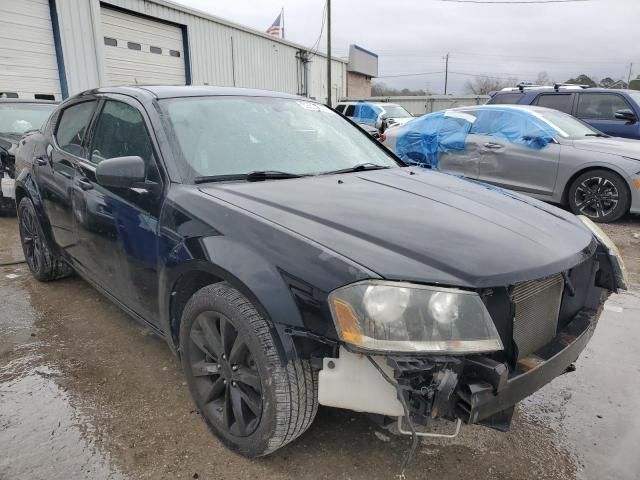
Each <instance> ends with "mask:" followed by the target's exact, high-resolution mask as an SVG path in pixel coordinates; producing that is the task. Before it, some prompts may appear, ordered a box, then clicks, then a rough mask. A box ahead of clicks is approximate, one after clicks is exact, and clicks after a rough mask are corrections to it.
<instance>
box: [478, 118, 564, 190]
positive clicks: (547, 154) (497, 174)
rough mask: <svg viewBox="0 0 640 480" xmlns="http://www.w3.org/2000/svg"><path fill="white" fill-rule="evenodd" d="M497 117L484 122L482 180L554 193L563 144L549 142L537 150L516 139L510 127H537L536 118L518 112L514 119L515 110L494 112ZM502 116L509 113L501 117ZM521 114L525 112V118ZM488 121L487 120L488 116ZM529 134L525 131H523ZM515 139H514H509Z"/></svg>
mask: <svg viewBox="0 0 640 480" xmlns="http://www.w3.org/2000/svg"><path fill="white" fill-rule="evenodd" d="M492 114H493V115H494V116H495V118H492V119H491V120H490V121H488V122H485V123H486V125H485V126H486V128H482V129H481V132H482V135H478V136H477V137H476V138H477V140H478V142H479V144H478V151H479V157H480V161H479V164H478V168H479V179H480V180H482V181H485V182H489V183H492V184H494V185H498V186H501V187H504V188H509V189H512V190H517V191H520V192H524V193H533V194H538V195H551V194H553V190H554V187H555V184H556V177H557V175H558V165H559V161H560V145H559V144H557V143H549V144H547V145H546V146H545V147H543V148H540V149H537V148H533V147H531V146H529V145H526V144H525V143H519V142H520V141H519V140H515V137H516V135H514V136H510V135H509V134H508V133H509V132H508V131H505V126H506V128H507V129H511V128H513V127H514V126H515V125H517V128H518V129H519V130H520V131H521V132H529V131H531V132H534V131H536V130H538V128H537V127H536V123H535V119H534V117H532V116H530V115H529V114H528V113H524V112H519V114H518V118H517V119H516V118H514V119H513V120H512V119H511V117H510V115H512V112H509V111H504V112H492ZM500 115H507V117H505V118H500ZM521 115H526V117H522V116H521ZM485 120H486V119H485ZM524 135H525V136H526V134H524ZM509 138H512V139H513V140H509Z"/></svg>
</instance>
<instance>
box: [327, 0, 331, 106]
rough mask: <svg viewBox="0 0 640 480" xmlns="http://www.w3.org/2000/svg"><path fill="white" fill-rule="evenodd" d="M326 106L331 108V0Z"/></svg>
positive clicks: (328, 15) (328, 7)
mask: <svg viewBox="0 0 640 480" xmlns="http://www.w3.org/2000/svg"><path fill="white" fill-rule="evenodd" d="M327 106H328V107H329V108H331V0H327Z"/></svg>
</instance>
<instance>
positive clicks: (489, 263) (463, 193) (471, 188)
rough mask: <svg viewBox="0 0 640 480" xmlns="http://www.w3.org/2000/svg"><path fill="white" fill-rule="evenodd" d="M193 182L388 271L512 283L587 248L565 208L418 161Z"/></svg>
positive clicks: (589, 241)
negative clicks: (319, 173)
mask: <svg viewBox="0 0 640 480" xmlns="http://www.w3.org/2000/svg"><path fill="white" fill-rule="evenodd" d="M201 191H203V192H204V193H206V194H208V195H211V196H213V197H216V198H217V199H218V200H219V201H224V202H227V203H229V204H232V205H234V206H236V207H239V208H242V209H244V210H246V211H247V212H251V214H253V215H256V216H258V217H261V218H262V221H264V220H267V221H269V222H273V223H274V224H277V225H279V226H280V227H281V228H285V229H287V230H289V231H291V232H295V234H297V235H301V236H303V237H306V238H307V239H308V240H309V241H313V242H317V243H320V244H322V245H323V246H325V247H326V248H328V249H330V250H332V251H334V252H336V253H337V254H340V255H342V256H344V257H347V258H349V259H351V260H352V261H355V262H357V263H358V264H360V265H362V266H364V267H366V268H368V269H369V270H372V271H374V272H376V273H377V274H379V275H380V276H381V277H383V278H387V279H392V280H406V281H413V282H422V283H435V284H443V285H456V286H461V287H473V288H480V287H491V286H502V285H510V284H513V283H516V282H519V281H524V280H531V279H534V278H541V277H544V276H546V275H550V274H553V273H557V272H560V271H563V270H566V269H568V268H571V267H573V266H575V265H576V264H578V263H580V262H581V261H582V260H584V259H585V258H587V257H588V256H589V255H591V254H592V253H593V250H594V249H595V243H594V240H593V236H592V235H591V232H590V231H589V230H587V229H586V228H585V227H584V226H583V225H582V223H581V222H580V221H579V220H578V219H577V218H576V217H574V216H573V215H571V214H569V213H566V212H564V211H562V210H559V209H557V208H555V207H551V206H548V205H546V204H543V203H542V202H538V201H537V200H533V199H529V198H527V197H523V196H520V195H517V194H515V193H511V192H508V191H505V190H502V189H499V188H496V187H492V186H489V185H486V184H483V183H480V182H476V181H473V180H467V179H463V178H459V177H455V176H452V175H447V174H442V173H439V172H434V171H430V170H426V169H421V168H417V167H409V168H393V169H388V170H376V171H369V172H361V173H351V174H343V175H323V176H317V177H305V178H300V179H290V180H279V181H278V180H275V181H264V182H252V183H226V184H209V185H203V186H201ZM291 254H292V255H294V254H295V253H294V252H291ZM320 260H322V259H320Z"/></svg>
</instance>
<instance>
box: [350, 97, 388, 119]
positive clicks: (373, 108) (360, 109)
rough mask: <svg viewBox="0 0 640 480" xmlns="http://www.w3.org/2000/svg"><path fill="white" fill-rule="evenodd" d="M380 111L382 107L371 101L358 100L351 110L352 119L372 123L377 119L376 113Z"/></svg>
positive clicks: (378, 113)
mask: <svg viewBox="0 0 640 480" xmlns="http://www.w3.org/2000/svg"><path fill="white" fill-rule="evenodd" d="M381 113H382V108H380V107H379V106H377V105H374V104H373V103H368V102H360V103H357V104H356V106H355V108H354V110H353V117H351V118H352V120H353V121H354V122H361V123H370V124H373V123H375V122H376V120H377V119H378V115H380V114H381Z"/></svg>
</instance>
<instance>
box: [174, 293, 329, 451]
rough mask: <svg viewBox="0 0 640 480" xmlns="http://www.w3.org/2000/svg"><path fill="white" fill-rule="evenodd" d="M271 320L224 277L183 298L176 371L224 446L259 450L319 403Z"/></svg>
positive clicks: (288, 432) (269, 447)
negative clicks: (285, 352) (179, 362)
mask: <svg viewBox="0 0 640 480" xmlns="http://www.w3.org/2000/svg"><path fill="white" fill-rule="evenodd" d="M279 342H280V339H279V337H278V334H277V333H276V331H275V329H274V326H273V324H272V323H271V322H270V321H268V320H266V319H265V318H264V317H263V316H262V315H261V314H260V313H259V312H258V311H257V310H256V308H255V307H254V305H253V304H252V303H251V302H250V301H249V300H248V299H247V298H246V297H245V296H244V295H243V294H242V293H240V292H239V291H238V290H236V289H234V288H233V287H232V286H231V285H229V284H228V283H226V282H220V283H215V284H211V285H207V286H205V287H203V288H201V289H200V290H198V291H197V292H196V293H195V294H193V296H192V297H191V298H190V299H189V301H188V302H187V304H186V306H185V307H184V311H183V313H182V317H181V321H180V356H181V362H182V370H183V372H184V374H185V378H186V380H187V385H188V386H189V391H190V392H191V396H192V397H193V400H194V403H195V404H196V407H197V408H198V410H199V412H200V413H201V414H202V418H203V419H204V421H205V422H206V423H207V425H208V427H209V428H210V429H211V431H212V432H213V433H214V434H215V435H216V436H217V437H218V438H219V439H220V440H221V441H222V442H223V443H224V444H225V445H226V446H228V447H229V448H231V449H232V450H235V451H236V452H238V453H240V454H242V455H244V456H246V457H259V456H262V455H268V454H269V453H271V452H273V451H275V450H277V449H278V448H281V447H282V446H284V445H286V444H287V443H289V442H291V441H292V440H294V439H295V438H297V437H299V436H300V435H301V434H302V433H303V432H304V431H305V430H306V429H307V428H309V425H311V422H312V421H313V419H314V417H315V415H316V412H317V410H318V375H317V372H316V371H314V370H313V369H312V368H311V362H310V361H309V360H307V359H300V358H293V359H287V358H285V356H284V353H283V350H282V348H281V346H279Z"/></svg>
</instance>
